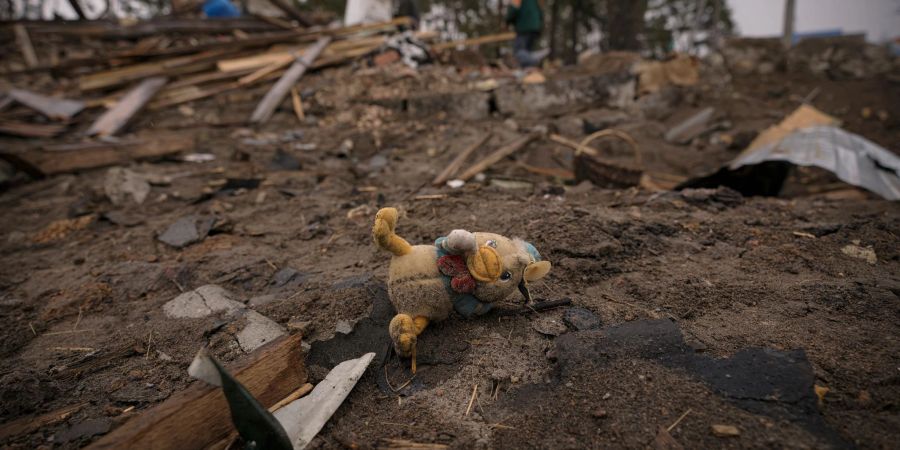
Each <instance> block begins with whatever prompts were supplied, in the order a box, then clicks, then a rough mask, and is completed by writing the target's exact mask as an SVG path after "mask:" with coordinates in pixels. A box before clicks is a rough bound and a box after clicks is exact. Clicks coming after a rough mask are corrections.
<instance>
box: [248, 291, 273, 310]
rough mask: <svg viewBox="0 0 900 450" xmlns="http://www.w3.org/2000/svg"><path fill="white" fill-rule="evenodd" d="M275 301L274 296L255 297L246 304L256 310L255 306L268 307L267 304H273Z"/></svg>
mask: <svg viewBox="0 0 900 450" xmlns="http://www.w3.org/2000/svg"><path fill="white" fill-rule="evenodd" d="M276 299H278V296H277V295H275V294H267V295H257V296H256V297H253V298H251V299H250V301H249V302H247V304H249V305H250V306H252V307H254V308H256V307H257V306H263V305H268V304H269V303H272V302H274V301H275V300H276Z"/></svg>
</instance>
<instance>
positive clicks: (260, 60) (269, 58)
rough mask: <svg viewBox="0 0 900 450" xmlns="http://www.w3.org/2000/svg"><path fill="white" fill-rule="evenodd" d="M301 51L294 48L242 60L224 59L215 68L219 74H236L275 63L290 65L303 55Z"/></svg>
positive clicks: (302, 49)
mask: <svg viewBox="0 0 900 450" xmlns="http://www.w3.org/2000/svg"><path fill="white" fill-rule="evenodd" d="M303 51H304V48H294V49H291V50H285V51H277V52H267V53H263V54H260V55H253V56H247V57H243V58H233V59H224V60H222V61H219V62H217V63H216V68H218V69H219V71H221V72H236V71H240V70H247V69H254V70H255V69H259V68H260V67H266V66H268V65H271V64H275V63H280V62H288V63H290V62H292V61H294V60H295V59H296V58H297V57H296V55H298V54H303Z"/></svg>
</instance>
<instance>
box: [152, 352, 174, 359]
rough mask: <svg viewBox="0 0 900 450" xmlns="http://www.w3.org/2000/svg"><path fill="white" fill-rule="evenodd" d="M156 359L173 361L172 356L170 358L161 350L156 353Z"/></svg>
mask: <svg viewBox="0 0 900 450" xmlns="http://www.w3.org/2000/svg"><path fill="white" fill-rule="evenodd" d="M156 357H157V358H159V360H160V361H171V360H172V357H171V356H169V355H167V354H165V353H163V352H161V351H159V350H157V351H156Z"/></svg>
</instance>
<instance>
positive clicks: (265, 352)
mask: <svg viewBox="0 0 900 450" xmlns="http://www.w3.org/2000/svg"><path fill="white" fill-rule="evenodd" d="M229 370H230V371H231V373H232V374H233V375H234V376H235V378H237V380H238V381H240V382H241V383H242V384H243V385H244V387H246V388H247V390H248V391H250V393H251V394H253V395H254V396H255V397H256V398H257V400H259V402H260V403H261V404H262V405H263V406H266V407H269V406H272V405H274V404H276V403H277V402H278V401H279V400H281V399H283V398H285V397H286V396H288V395H289V394H291V393H292V392H294V391H296V390H297V389H299V388H300V387H301V386H303V384H304V383H306V368H305V367H304V365H303V351H302V350H301V348H300V335H293V336H286V337H283V338H280V339H278V340H275V341H273V342H271V343H269V344H266V345H265V346H263V347H261V348H260V349H259V350H257V351H255V352H253V353H252V354H251V355H249V358H248V359H247V360H246V361H244V362H243V363H241V364H238V365H237V367H230V368H229ZM232 430H234V426H233V425H232V424H231V415H230V412H229V409H228V404H227V402H226V401H225V396H224V394H223V393H222V390H221V389H219V388H216V387H212V386H209V385H207V384H205V383H202V382H195V383H194V384H193V385H192V386H191V387H189V388H188V389H187V390H185V391H183V392H181V393H179V394H176V395H174V396H172V397H171V398H169V399H168V400H166V401H165V402H163V403H162V404H160V405H158V406H156V407H154V408H152V409H150V410H149V411H147V412H146V413H143V414H141V415H140V416H138V417H135V418H134V419H132V420H130V421H128V422H126V423H125V424H124V425H122V426H121V427H119V428H117V429H115V430H113V431H112V432H111V433H109V434H107V435H106V436H104V437H103V438H101V439H100V440H98V441H97V442H95V443H94V444H93V445H91V446H89V447H88V448H89V449H94V450H98V449H112V448H116V449H119V448H205V447H207V446H209V445H211V444H214V443H216V442H219V441H220V440H222V439H223V438H225V437H226V436H228V435H229V433H230V432H231V431H232Z"/></svg>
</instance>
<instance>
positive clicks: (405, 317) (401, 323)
mask: <svg viewBox="0 0 900 450" xmlns="http://www.w3.org/2000/svg"><path fill="white" fill-rule="evenodd" d="M388 332H389V333H390V335H391V340H392V341H394V350H395V351H396V352H397V354H398V355H400V356H402V357H404V358H409V357H412V358H413V367H415V365H416V363H415V361H416V360H415V358H416V335H417V334H418V333H416V323H415V322H414V321H413V318H412V317H410V316H409V314H397V315H396V316H394V318H393V319H391V324H390V326H389V327H388ZM413 372H415V369H413Z"/></svg>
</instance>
